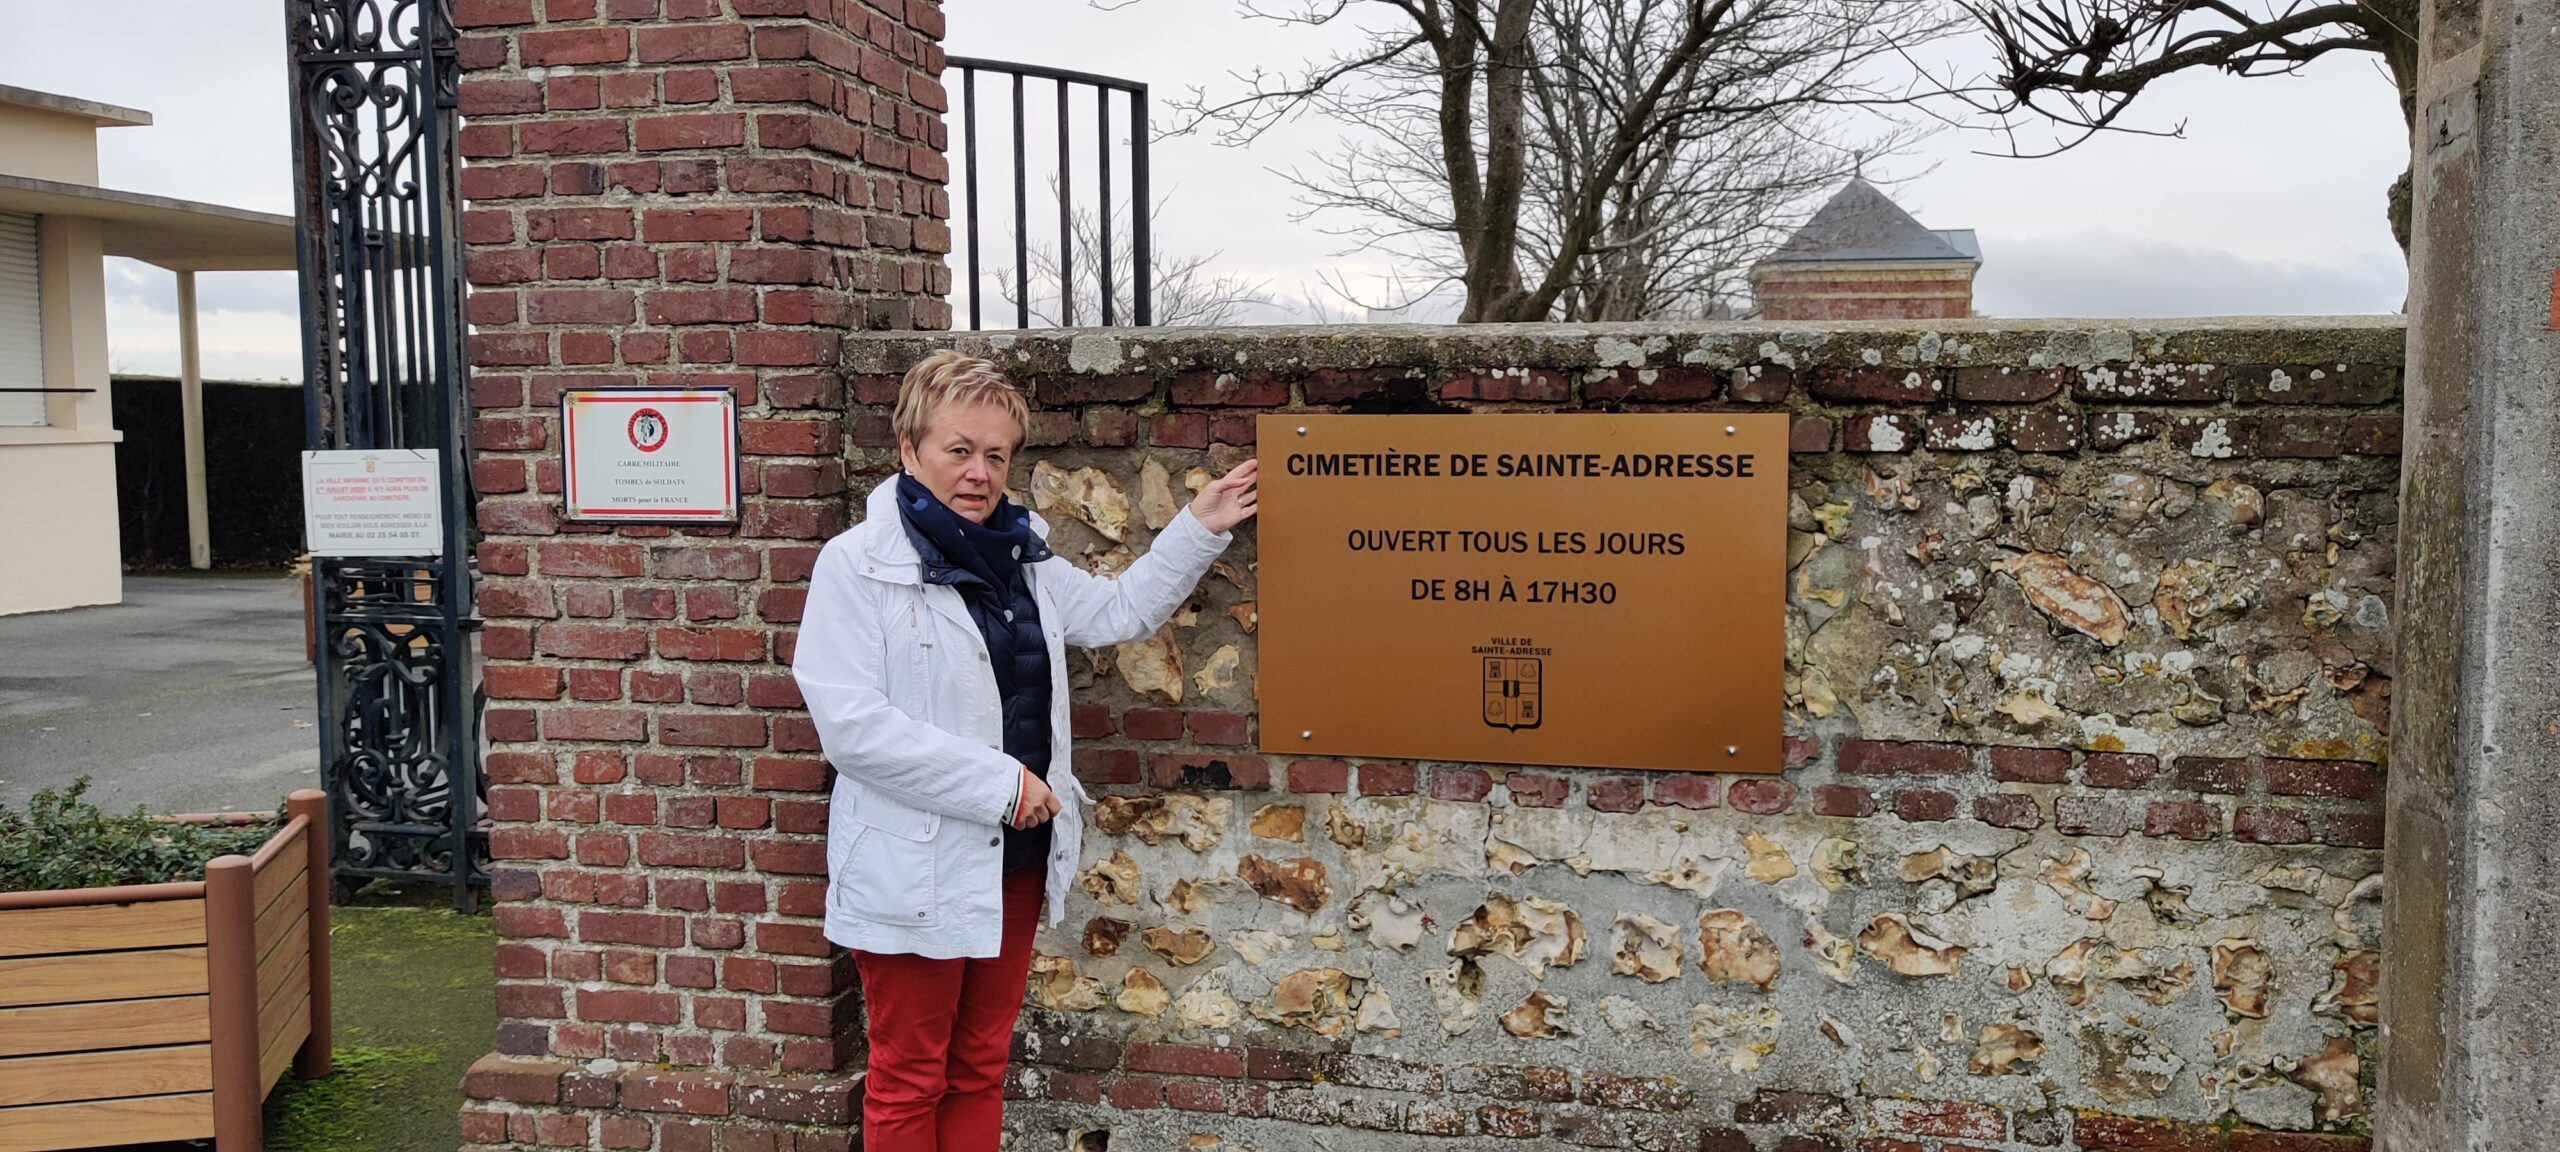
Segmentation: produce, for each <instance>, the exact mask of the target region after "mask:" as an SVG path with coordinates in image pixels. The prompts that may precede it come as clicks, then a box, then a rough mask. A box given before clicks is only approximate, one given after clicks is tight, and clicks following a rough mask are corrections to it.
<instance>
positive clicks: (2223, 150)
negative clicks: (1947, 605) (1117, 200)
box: [0, 0, 2407, 378]
mask: <svg viewBox="0 0 2560 1152" xmlns="http://www.w3.org/2000/svg"><path fill="white" fill-rule="evenodd" d="M282 10H283V4H282V3H281V2H280V0H89V2H87V3H82V4H77V5H72V4H58V3H54V2H52V0H0V84H14V85H18V86H21V87H29V88H36V89H41V90H45V91H52V92H61V93H66V94H70V95H76V96H82V97H87V98H89V99H94V100H103V101H107V102H109V103H114V104H123V105H127V106H130V107H136V108H141V109H143V110H145V111H148V112H150V113H151V114H152V115H153V117H154V118H155V120H156V123H155V124H154V126H152V127H149V128H117V129H110V130H107V131H105V132H102V133H101V167H102V169H103V173H102V174H103V177H104V181H105V183H106V184H107V185H108V186H110V187H117V188H126V189H131V190H135V191H142V192H152V193H158V194H161V195H168V196H179V197H185V198H188V199H196V200H207V201H213V202H216V203H222V204H231V205H237V206H240V207H245V208H255V209H260V210H264V211H270V212H279V213H286V212H290V211H291V210H292V193H291V172H290V163H291V161H290V155H289V140H288V132H287V125H286V121H285V95H286V80H285V74H284V50H283V17H282ZM946 11H947V12H948V13H949V17H950V39H949V41H948V42H947V45H946V47H948V48H949V49H950V51H951V52H952V53H953V54H955V55H968V56H984V57H993V58H998V59H1004V60H1015V61H1023V62H1029V63H1039V64H1048V65H1052V66H1058V67H1065V68H1072V69H1077V70H1081V71H1088V72H1099V73H1104V74H1108V75H1113V76H1119V77H1125V78H1128V79H1133V80H1140V81H1143V82H1146V83H1148V84H1150V85H1151V86H1152V87H1153V89H1154V91H1155V93H1156V96H1157V105H1158V108H1159V111H1158V117H1159V123H1161V122H1162V120H1163V118H1164V117H1165V116H1166V115H1167V113H1166V112H1165V111H1164V110H1163V104H1164V102H1165V100H1166V99H1167V98H1168V97H1171V96H1176V95H1179V94H1181V93H1183V92H1184V91H1186V90H1187V89H1189V88H1190V87H1192V86H1195V85H1197V86H1205V87H1207V88H1208V89H1209V90H1210V91H1211V92H1212V93H1213V94H1215V93H1219V92H1233V91H1236V90H1237V88H1238V86H1239V85H1238V82H1237V81H1235V80H1233V79H1232V78H1230V77H1229V75H1228V73H1229V71H1231V70H1235V69H1243V68H1250V67H1253V66H1255V65H1260V66H1263V67H1266V68H1274V69H1279V68H1286V67H1288V66H1290V65H1292V64H1294V63H1296V62H1298V61H1300V60H1303V59H1305V58H1307V57H1309V56H1311V55H1316V54H1320V53H1322V52H1323V51H1324V50H1325V49H1326V48H1327V47H1328V46H1329V45H1330V44H1332V43H1333V42H1335V41H1336V40H1338V39H1339V38H1340V37H1341V36H1343V35H1344V34H1345V33H1344V32H1342V31H1334V30H1323V29H1288V28H1274V27H1272V26H1270V25H1267V24H1258V23H1252V22H1248V21H1245V20H1243V19H1241V18H1240V17H1239V16H1238V15H1237V13H1236V10H1235V7H1234V3H1233V0H1141V2H1140V3H1137V4H1135V5H1134V6H1131V7H1128V8H1125V9H1123V10H1119V11H1100V10H1097V9H1094V8H1092V7H1089V6H1087V5H1085V4H1082V3H1078V2H1076V0H951V2H950V3H948V4H947V5H946ZM109 30H112V31H109ZM1946 51H1948V52H1950V53H1952V54H1953V59H1955V60H1956V62H1957V63H1958V65H1959V66H1964V62H1965V60H1966V59H1967V58H1968V57H1969V56H1970V55H1971V54H1972V53H1973V51H1974V46H1973V45H1972V44H1971V43H1969V42H1960V43H1958V44H1956V45H1953V46H1950V47H1948V48H1947V49H1946ZM1034 115H1035V116H1036V115H1037V112H1036V110H1035V112H1034ZM2139 118H2140V123H2141V124H2142V125H2143V126H2146V127H2151V128H2167V127H2171V126H2174V125H2176V124H2178V123H2180V122H2182V121H2183V122H2184V124H2185V126H2186V133H2185V136H2184V137H2183V138H2179V139H2161V138H2151V137H2139V136H2129V135H2115V136H2110V137H2106V138H2102V139H2099V140H2096V141H2093V142H2091V143H2089V144H2086V145H2083V146H2082V147H2081V148H2079V149H2077V150H2075V151H2073V152H2070V153H2067V154H2065V155H2063V156H2060V157H2056V158H2050V159H2038V160H2016V159H2007V158H1998V157H1991V156H1984V155H1978V154H1976V153H1977V151H1978V150H1983V149H1992V148H1996V147H1997V146H1998V145H1997V142H1996V141H1994V140H1991V139H1988V138H1986V137H1983V136H1981V135H1979V134H1973V133H1964V132H1940V133H1938V134H1937V135H1935V136H1932V137H1930V138H1928V139H1927V140H1925V141H1923V142H1922V143H1921V145H1920V146H1918V147H1916V148H1914V149H1913V150H1912V151H1911V152H1910V153H1909V154H1907V155H1904V156H1902V157H1899V158H1896V159H1895V160H1893V161H1891V162H1890V163H1888V164H1886V165H1883V166H1882V170H1881V171H1880V172H1878V173H1876V174H1877V175H1879V176H1883V177H1887V178H1892V179H1894V180H1896V181H1897V182H1896V183H1894V184H1892V186H1891V187H1890V189H1889V190H1890V192H1891V194H1892V195H1893V196H1894V197H1895V198H1896V199H1897V200H1898V201H1899V202H1901V204H1902V205H1903V206H1904V207H1905V208H1907V209H1909V210H1910V211H1911V212H1912V214H1913V215H1915V216H1917V217H1919V219H1920V220H1921V222H1922V223H1924V224H1927V225H1929V226H1930V227H1933V228H1972V229H1974V230H1975V231H1976V232H1977V233H1978V234H1979V236H1980V240H1981V244H1982V249H1983V260H1984V265H1983V270H1982V273H1981V277H1980V280H1979V281H1978V282H1977V286H1976V294H1975V303H1976V306H1977V307H1978V308H1980V309H1981V310H1982V311H1984V312H1986V313H1989V314H1991V315H1997V316H2018V317H2024V316H2107V315H2116V316H2176V315H2224V314H2239V313H2297V314H2299V313H2345V312H2384V311H2391V310H2394V309H2396V308H2398V307H2399V304H2400V300H2401V297H2402V295H2403V291H2404V285H2403V272H2402V265H2401V260H2400V254H2399V250H2398V249H2397V247H2396V246H2394V245H2393V243H2392V240H2391V234H2390V230H2389V228H2388V227H2387V226H2386V225H2385V223H2384V218H2383V202H2384V192H2385V189H2386V188H2387V187H2388V185H2389V184H2390V182H2391V180H2392V179H2393V177H2395V176H2396V175H2397V174H2398V173H2399V171H2400V170H2401V168H2402V167H2403V165H2404V163H2405V157H2406V154H2407V153H2406V142H2405V137H2404V135H2403V132H2402V129H2401V127H2400V119H2399V114H2398V110H2397V108H2396V107H2395V104H2394V101H2393V97H2392V91H2391V86H2390V83H2389V81H2388V80H2387V79H2386V78H2384V77H2383V76H2382V75H2381V74H2380V73H2379V71H2378V70H2377V68H2376V67H2375V65H2374V64H2372V63H2370V62H2369V61H2367V60H2365V59H2361V58H2357V57H2355V56H2354V55H2353V54H2339V55H2336V56H2333V57H2331V58H2329V59H2327V60H2324V61H2323V62H2322V63H2321V64H2319V65H2318V66H2316V67H2315V68H2313V69H2312V70H2311V71H2310V72H2309V74H2307V75H2305V76H2301V77H2298V78H2286V79H2276V80H2247V81H2243V80H2234V79H2228V78H2221V77H2207V76H2198V77H2182V78H2179V79H2177V80H2175V81H2172V82H2170V83H2168V84H2166V85H2164V86H2162V87H2160V88H2159V89H2158V90H2155V91H2154V92H2152V93H2149V94H2146V95H2145V97H2144V98H2143V107H2142V110H2141V112H2140V117H2139ZM1088 134H1089V133H1088ZM1340 139H1341V137H1340V129H1339V128H1337V127H1336V126H1333V125H1330V124H1326V123H1322V122H1305V123H1299V124H1293V125H1289V126H1286V127H1284V128H1282V129H1280V130H1278V131H1275V132H1273V133H1271V134H1269V135H1267V136H1266V137H1264V138H1263V139H1262V140H1261V141H1260V142H1258V143H1257V144H1255V145H1254V146H1253V147H1251V148H1249V149H1241V150H1239V149H1233V148H1226V147H1222V146H1219V145H1217V144H1215V143H1213V142H1211V141H1209V140H1206V139H1200V138H1189V137H1185V138H1174V139H1167V140H1161V141H1159V142H1158V143H1157V144H1156V146H1155V150H1154V166H1153V171H1154V174H1155V180H1156V189H1157V194H1158V196H1159V198H1160V199H1162V200H1163V201H1164V203H1165V207H1164V211H1163V215H1162V216H1161V217H1160V220H1159V226H1158V238H1157V243H1158V245H1159V246H1160V247H1162V248H1163V249H1165V250H1167V251H1171V252H1176V253H1213V252H1214V253H1216V254H1217V259H1216V262H1215V266H1216V267H1217V268H1218V269H1220V270H1221V271H1228V272H1233V273H1236V274H1239V275H1242V276H1245V277H1247V278H1250V279H1253V280H1257V281H1260V282H1262V283H1265V284H1267V285H1268V286H1269V287H1270V288H1271V289H1272V290H1273V291H1274V292H1275V293H1277V294H1280V295H1284V296H1286V295H1295V294H1296V293H1297V292H1299V291H1300V289H1301V288H1302V287H1311V286H1313V285H1314V284H1315V283H1316V281H1317V278H1318V277H1319V276H1320V275H1323V274H1325V273H1328V272H1330V273H1334V274H1338V275H1341V276H1344V277H1346V278H1348V279H1350V280H1351V281H1353V282H1354V283H1373V282H1374V280H1375V278H1376V277H1379V276H1382V275H1385V274H1388V273H1391V272H1392V271H1394V269H1393V267H1392V266H1391V264H1389V263H1388V262H1387V261H1385V260H1383V259H1382V258H1380V257H1379V256H1378V255H1377V254H1375V253H1354V254H1343V253H1341V252H1340V251H1339V250H1338V249H1339V248H1340V246H1341V245H1340V242H1339V241H1338V240H1336V239H1335V238H1333V237H1330V236H1327V235H1325V234H1323V233H1322V232H1321V231H1319V230H1318V229H1317V227H1316V226H1314V225H1312V224H1299V223H1293V222H1291V220H1290V219H1289V217H1290V214H1291V211H1292V209H1293V207H1294V205H1293V203H1292V201H1291V194H1290V189H1289V188H1288V186H1287V184H1286V183H1285V182H1284V181H1282V180H1281V179H1280V178H1279V177H1277V176H1275V175H1273V174H1272V173H1271V171H1270V170H1272V169H1287V168H1290V167H1293V166H1303V165H1305V164H1306V163H1307V161H1308V159H1309V158H1310V157H1315V156H1320V155H1322V154H1323V153H1324V151H1325V150H1326V149H1328V148H1330V147H1334V146H1337V145H1338V142H1339V140H1340ZM1123 194H1125V186H1124V190H1123ZM1052 218H1054V217H1052ZM112 263H114V264H115V265H116V267H113V268H111V269H110V271H109V275H108V286H109V293H110V300H109V316H108V320H109V329H110V335H111V338H112V340H113V343H114V349H113V353H112V359H113V362H114V363H115V365H116V366H117V368H118V369H119V370H121V371H133V372H163V373H166V372H174V371H175V369H176V362H177V356H176V345H177V320H176V317H175V315H174V312H173V310H172V309H173V301H174V298H175V289H174V286H173V280H172V278H171V277H170V275H169V274H168V273H166V272H162V271H160V270H158V269H155V268H150V267H147V266H142V265H134V264H129V263H127V262H123V261H115V262H112ZM200 281H201V284H200V288H201V293H200V294H201V297H202V300H203V304H204V306H205V309H206V315H205V317H204V331H203V338H204V360H205V372H206V374H207V375H208V376H211V377H217V378H221V377H259V378H277V377H286V376H291V375H294V374H296V373H298V372H299V371H300V363H301V361H300V352H299V344H298V341H297V338H296V335H295V330H296V326H297V323H298V320H297V317H296V316H295V314H294V311H293V308H294V304H293V299H294V294H293V284H292V278H291V277H290V276H288V275H285V274H281V273H208V274H205V275H204V276H202V277H201V278H200Z"/></svg>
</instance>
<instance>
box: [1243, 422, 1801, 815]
mask: <svg viewBox="0 0 2560 1152" xmlns="http://www.w3.org/2000/svg"><path fill="white" fill-rule="evenodd" d="M1258 436H1259V438H1260V449H1259V452H1260V456H1261V460H1262V480H1261V486H1262V510H1261V514H1260V519H1259V525H1260V527H1259V528H1258V529H1257V531H1258V532H1259V533H1260V541H1261V543H1260V568H1259V576H1260V584H1261V592H1260V602H1259V605H1258V608H1259V611H1260V613H1261V623H1260V627H1259V629H1258V639H1259V641H1260V653H1259V657H1258V665H1259V666H1258V677H1259V681H1260V685H1261V688H1260V696H1261V707H1262V748H1263V751H1265V752H1272V753H1283V754H1290V755H1308V754H1319V755H1352V756H1377V757H1394V758H1397V759H1407V760H1453V761H1481V762H1491V763H1507V764H1555V765H1582V766H1591V767H1610V768H1653V769H1665V770H1672V771H1697V772H1776V771H1778V770H1779V767H1780V765H1781V754H1782V750H1781V747H1780V712H1781V709H1782V707H1783V704H1784V699H1783V696H1782V694H1781V688H1780V684H1779V681H1780V677H1781V676H1782V674H1783V673H1784V670H1785V650H1786V543H1787V541H1786V536H1787V524H1786V521H1787V417H1786V416H1785V415H1783V414H1776V413H1772V414H1757V413H1755V414H1750V415H1743V414H1737V413H1710V414H1679V415H1668V414H1645V415H1608V414H1598V413H1588V414H1581V413H1577V414H1556V415H1490V414H1486V415H1471V416H1454V415H1453V416H1433V415H1425V416H1330V415H1323V416H1320V415H1279V416H1264V417H1262V420H1261V427H1260V430H1259V432H1258Z"/></svg>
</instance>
